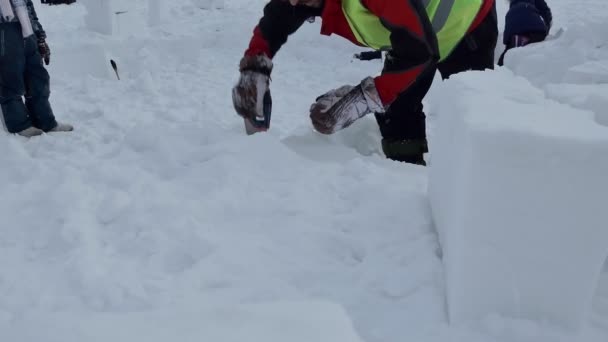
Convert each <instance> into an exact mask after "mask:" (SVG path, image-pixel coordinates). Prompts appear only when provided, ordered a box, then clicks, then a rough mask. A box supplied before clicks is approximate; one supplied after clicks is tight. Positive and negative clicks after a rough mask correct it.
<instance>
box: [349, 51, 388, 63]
mask: <svg viewBox="0 0 608 342" xmlns="http://www.w3.org/2000/svg"><path fill="white" fill-rule="evenodd" d="M354 57H355V58H357V59H360V60H362V61H371V60H372V59H382V51H363V52H360V53H356V54H355V56H354Z"/></svg>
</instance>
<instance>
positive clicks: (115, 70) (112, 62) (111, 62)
mask: <svg viewBox="0 0 608 342" xmlns="http://www.w3.org/2000/svg"><path fill="white" fill-rule="evenodd" d="M110 64H112V69H114V72H115V73H116V77H117V78H118V80H120V76H118V67H117V66H116V62H114V60H113V59H110Z"/></svg>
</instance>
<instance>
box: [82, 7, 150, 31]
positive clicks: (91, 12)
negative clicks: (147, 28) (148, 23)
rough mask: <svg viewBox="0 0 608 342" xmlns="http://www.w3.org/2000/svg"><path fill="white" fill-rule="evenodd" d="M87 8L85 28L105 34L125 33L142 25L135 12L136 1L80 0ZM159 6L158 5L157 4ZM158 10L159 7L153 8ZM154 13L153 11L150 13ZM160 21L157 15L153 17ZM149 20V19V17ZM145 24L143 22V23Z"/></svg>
mask: <svg viewBox="0 0 608 342" xmlns="http://www.w3.org/2000/svg"><path fill="white" fill-rule="evenodd" d="M81 1H82V2H83V4H84V5H85V7H86V9H87V15H86V16H85V23H86V27H87V29H89V30H91V31H94V32H98V33H101V34H105V35H117V34H126V33H130V32H132V31H133V30H134V29H135V28H136V27H139V26H142V23H141V20H140V18H139V17H138V16H137V13H136V10H135V9H136V5H137V4H136V3H135V2H133V1H124V0H81ZM159 6H160V5H159ZM157 9H158V10H159V11H160V7H158V8H153V9H152V12H154V11H155V10H157ZM151 15H155V13H151ZM154 19H158V21H160V13H159V17H155V18H154ZM149 20H150V19H149ZM144 25H145V24H144Z"/></svg>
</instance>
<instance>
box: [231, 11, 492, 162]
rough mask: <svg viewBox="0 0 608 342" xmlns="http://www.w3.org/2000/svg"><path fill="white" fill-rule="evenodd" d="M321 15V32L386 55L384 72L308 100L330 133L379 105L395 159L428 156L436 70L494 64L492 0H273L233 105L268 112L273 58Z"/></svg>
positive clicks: (244, 111) (246, 111) (386, 144)
mask: <svg viewBox="0 0 608 342" xmlns="http://www.w3.org/2000/svg"><path fill="white" fill-rule="evenodd" d="M316 16H320V17H321V18H322V25H321V34H323V35H331V34H337V35H339V36H342V37H344V38H346V39H348V40H350V41H351V42H353V43H355V44H357V45H359V46H365V47H370V48H372V49H375V50H383V51H387V56H386V59H385V65H384V69H383V71H382V74H381V75H380V76H378V77H366V78H364V79H363V80H362V81H361V83H360V84H358V85H352V86H351V85H346V86H343V87H340V88H338V89H334V90H331V91H329V92H327V93H325V94H323V95H321V96H319V97H318V98H317V100H316V102H315V103H313V104H312V106H311V107H310V118H311V120H312V124H313V126H314V128H315V129H316V130H317V131H318V132H320V133H323V134H331V133H334V132H336V131H338V130H340V129H343V128H345V127H348V126H349V125H351V124H352V123H353V122H354V121H356V120H358V119H359V118H361V117H363V116H365V115H367V114H370V113H374V114H375V116H376V119H377V122H378V125H379V127H380V132H381V134H382V149H383V151H384V153H385V155H386V156H387V157H388V158H390V159H393V160H397V161H403V162H408V163H414V164H422V165H424V164H425V161H424V157H423V155H424V153H425V152H427V141H426V124H425V115H424V112H423V107H422V99H423V98H424V96H425V95H426V93H427V92H428V90H429V88H430V86H431V84H432V81H433V78H434V75H435V72H436V71H437V70H439V71H440V73H441V75H442V77H443V78H444V79H445V78H448V77H449V76H450V75H452V74H455V73H458V72H461V71H465V70H483V69H493V67H494V49H495V48H496V41H497V38H498V27H497V20H496V4H495V0H270V1H269V2H268V3H267V4H266V6H265V7H264V15H263V17H262V18H261V20H260V21H259V24H258V25H257V26H256V27H255V29H254V31H253V38H252V39H251V41H250V44H249V47H248V49H247V50H246V51H245V55H244V57H243V58H242V59H241V62H240V67H239V70H240V73H241V74H240V78H239V80H238V83H237V84H236V85H235V86H234V88H233V90H232V97H233V103H234V107H235V109H236V111H237V113H238V114H239V115H240V116H242V117H244V118H245V120H246V121H247V120H249V121H251V122H255V121H256V120H259V118H260V117H264V115H265V114H266V115H268V113H265V110H264V109H265V108H267V106H265V105H264V104H267V102H270V91H269V81H270V73H271V71H272V68H273V63H272V58H273V57H274V56H275V54H276V53H277V51H278V50H279V49H280V48H281V46H282V45H283V44H284V43H285V42H286V41H287V38H288V36H289V35H290V34H292V33H294V32H295V31H296V30H297V29H298V28H299V27H300V26H301V25H302V24H303V23H304V22H305V21H306V20H307V19H309V18H311V17H316ZM265 124H266V125H267V124H268V120H266V123H265ZM265 128H268V127H267V126H266V127H265Z"/></svg>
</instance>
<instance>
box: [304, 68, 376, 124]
mask: <svg viewBox="0 0 608 342" xmlns="http://www.w3.org/2000/svg"><path fill="white" fill-rule="evenodd" d="M372 112H375V113H384V106H383V105H382V101H381V100H380V95H378V91H377V90H376V85H375V84H374V79H373V78H371V77H367V78H365V79H364V80H363V81H361V84H359V85H357V86H354V87H353V86H348V85H346V86H342V87H340V88H338V89H334V90H331V91H329V92H327V93H325V94H323V95H321V96H319V97H318V98H317V100H316V102H315V103H313V104H312V106H310V119H311V120H312V125H313V126H314V127H315V129H316V130H317V131H318V132H319V133H323V134H332V133H334V132H336V131H339V130H341V129H343V128H346V127H348V126H350V125H351V124H352V123H353V122H355V121H357V120H359V119H360V118H362V117H364V116H365V115H367V114H369V113H372Z"/></svg>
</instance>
